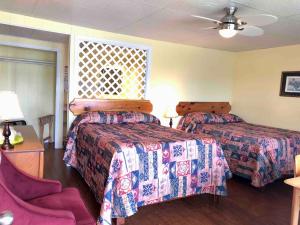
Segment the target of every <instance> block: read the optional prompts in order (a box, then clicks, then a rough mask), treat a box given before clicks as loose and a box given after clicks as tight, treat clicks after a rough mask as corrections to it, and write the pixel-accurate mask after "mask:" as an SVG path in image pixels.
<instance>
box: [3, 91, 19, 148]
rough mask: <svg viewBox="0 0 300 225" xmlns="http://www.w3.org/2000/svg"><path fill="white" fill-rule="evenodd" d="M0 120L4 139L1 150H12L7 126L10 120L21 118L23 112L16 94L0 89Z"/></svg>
mask: <svg viewBox="0 0 300 225" xmlns="http://www.w3.org/2000/svg"><path fill="white" fill-rule="evenodd" d="M0 103H1V106H0V121H1V122H3V124H4V128H3V136H4V141H3V144H2V145H1V149H3V150H12V149H13V148H14V146H13V145H12V144H11V143H10V141H9V136H10V134H11V132H10V128H9V121H10V120H18V119H23V118H24V116H23V113H22V111H21V108H20V104H19V100H18V96H17V95H16V93H14V92H12V91H0Z"/></svg>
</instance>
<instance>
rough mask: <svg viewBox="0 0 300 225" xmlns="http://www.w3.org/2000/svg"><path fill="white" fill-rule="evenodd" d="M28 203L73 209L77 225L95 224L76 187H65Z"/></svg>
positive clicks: (50, 207) (57, 208) (44, 206)
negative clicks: (58, 191) (60, 190)
mask: <svg viewBox="0 0 300 225" xmlns="http://www.w3.org/2000/svg"><path fill="white" fill-rule="evenodd" d="M28 203H30V204H32V205H35V206H39V207H42V208H47V209H56V210H68V211H71V212H72V213H73V214H74V216H75V220H76V225H95V224H96V222H95V220H94V219H93V217H92V216H91V215H90V213H89V212H88V210H87V209H86V207H85V206H84V203H83V201H82V199H81V197H80V194H79V191H78V190H77V189H76V188H64V189H63V190H62V192H60V193H55V194H52V195H47V196H44V197H40V198H35V199H32V200H30V201H28Z"/></svg>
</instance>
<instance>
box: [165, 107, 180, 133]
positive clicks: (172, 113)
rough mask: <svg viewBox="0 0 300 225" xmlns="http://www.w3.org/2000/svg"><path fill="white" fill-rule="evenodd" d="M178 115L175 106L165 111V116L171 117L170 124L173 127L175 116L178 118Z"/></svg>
mask: <svg viewBox="0 0 300 225" xmlns="http://www.w3.org/2000/svg"><path fill="white" fill-rule="evenodd" d="M177 116H178V114H177V112H176V111H175V107H174V109H173V108H171V107H170V108H168V109H167V110H166V112H165V113H164V117H165V118H170V122H169V125H170V127H171V128H172V126H173V118H176V117H177Z"/></svg>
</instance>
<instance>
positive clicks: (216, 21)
mask: <svg viewBox="0 0 300 225" xmlns="http://www.w3.org/2000/svg"><path fill="white" fill-rule="evenodd" d="M192 17H195V18H198V19H203V20H209V21H212V22H215V23H218V24H219V23H222V22H221V21H220V20H215V19H212V18H208V17H205V16H197V15H192Z"/></svg>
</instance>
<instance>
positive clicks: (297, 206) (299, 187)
mask: <svg viewBox="0 0 300 225" xmlns="http://www.w3.org/2000/svg"><path fill="white" fill-rule="evenodd" d="M294 174H295V177H294V178H290V179H286V180H285V181H284V182H285V183H286V184H288V185H290V186H292V187H293V200H292V212H291V223H290V224H291V225H298V221H299V210H300V155H297V156H296V158H295V171H294Z"/></svg>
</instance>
